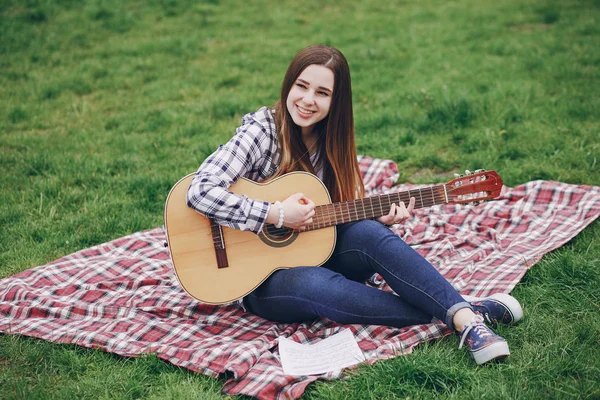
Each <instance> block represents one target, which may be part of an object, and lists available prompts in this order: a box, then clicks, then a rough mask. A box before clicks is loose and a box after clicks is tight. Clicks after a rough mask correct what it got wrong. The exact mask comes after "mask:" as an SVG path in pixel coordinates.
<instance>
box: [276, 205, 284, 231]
mask: <svg viewBox="0 0 600 400" xmlns="http://www.w3.org/2000/svg"><path fill="white" fill-rule="evenodd" d="M275 205H276V206H277V208H279V221H277V224H276V225H275V228H281V227H282V226H283V204H281V203H280V202H279V201H276V202H275Z"/></svg>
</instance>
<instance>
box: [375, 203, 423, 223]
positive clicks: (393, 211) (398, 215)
mask: <svg viewBox="0 0 600 400" xmlns="http://www.w3.org/2000/svg"><path fill="white" fill-rule="evenodd" d="M414 208H415V198H414V197H411V198H410V202H409V203H408V207H406V206H405V204H404V202H403V201H401V202H400V205H399V206H397V205H396V203H392V206H391V207H390V212H389V213H388V214H387V215H383V216H381V217H379V218H377V221H379V222H381V223H382V224H384V225H394V224H399V223H400V222H403V221H405V220H407V219H408V217H410V213H412V211H413V209H414Z"/></svg>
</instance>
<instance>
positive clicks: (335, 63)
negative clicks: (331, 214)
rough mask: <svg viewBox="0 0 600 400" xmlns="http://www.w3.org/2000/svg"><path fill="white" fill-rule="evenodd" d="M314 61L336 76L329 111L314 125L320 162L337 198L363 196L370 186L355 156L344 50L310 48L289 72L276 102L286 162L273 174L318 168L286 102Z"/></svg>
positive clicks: (299, 54) (292, 64)
mask: <svg viewBox="0 0 600 400" xmlns="http://www.w3.org/2000/svg"><path fill="white" fill-rule="evenodd" d="M313 64H314V65H321V66H324V67H327V68H329V69H330V70H331V71H333V75H334V85H333V94H332V98H331V107H330V109H329V114H328V115H327V117H325V118H324V119H323V120H322V121H320V122H318V123H317V124H316V125H315V127H314V129H315V130H316V133H317V137H318V139H317V140H318V146H319V149H320V150H319V159H318V160H317V164H320V166H321V167H322V168H323V182H324V183H325V186H326V187H327V189H328V190H329V193H330V194H331V195H332V197H333V201H334V202H339V201H348V200H353V199H355V198H357V197H363V196H364V191H365V189H364V184H363V181H362V177H361V175H360V170H359V167H358V161H357V159H356V143H355V140H354V115H353V113H352V88H351V84H350V68H349V67H348V62H347V61H346V58H345V57H344V55H343V54H342V53H341V52H340V51H339V50H337V49H335V48H333V47H329V46H325V45H314V46H309V47H306V48H305V49H303V50H301V51H300V52H299V53H298V54H296V56H295V57H294V59H293V60H292V62H291V63H290V66H289V67H288V69H287V71H286V73H285V78H284V79H283V83H282V85H281V97H280V98H279V101H278V102H277V103H276V104H275V124H276V126H277V134H278V138H279V143H280V146H281V162H280V165H279V169H278V171H277V172H276V174H275V176H274V177H277V176H280V175H283V174H285V173H287V172H291V171H308V172H312V173H314V172H315V171H314V169H313V166H312V164H311V162H310V154H309V152H308V149H307V148H306V146H305V144H304V141H303V140H302V131H301V128H300V127H299V126H298V125H296V124H295V123H294V121H293V120H292V117H291V115H290V113H289V112H288V109H287V106H286V100H287V97H288V94H289V93H290V90H291V88H292V85H294V83H295V82H296V79H298V76H300V74H301V73H302V71H304V69H305V68H306V67H308V66H309V65H313Z"/></svg>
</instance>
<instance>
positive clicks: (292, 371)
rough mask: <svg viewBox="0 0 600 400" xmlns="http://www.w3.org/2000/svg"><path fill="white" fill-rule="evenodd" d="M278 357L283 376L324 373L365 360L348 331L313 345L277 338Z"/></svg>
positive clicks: (345, 330) (350, 332)
mask: <svg viewBox="0 0 600 400" xmlns="http://www.w3.org/2000/svg"><path fill="white" fill-rule="evenodd" d="M279 355H280V356H281V365H282V366H283V373H284V374H286V375H316V374H324V373H326V372H330V371H338V370H341V369H342V368H346V367H349V366H351V365H355V364H359V363H361V362H363V361H365V356H364V354H363V353H362V351H361V350H360V348H359V347H358V343H357V342H356V339H354V335H352V331H351V330H350V329H344V330H343V331H341V332H338V333H336V334H335V335H333V336H330V337H328V338H327V339H323V340H321V341H320V342H318V343H315V344H301V343H296V342H294V341H293V340H290V339H287V338H284V337H279Z"/></svg>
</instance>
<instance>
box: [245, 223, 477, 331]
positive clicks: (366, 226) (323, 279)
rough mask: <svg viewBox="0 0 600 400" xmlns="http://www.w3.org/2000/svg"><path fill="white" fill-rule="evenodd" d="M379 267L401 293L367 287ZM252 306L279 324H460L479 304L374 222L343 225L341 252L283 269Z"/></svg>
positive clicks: (247, 303)
mask: <svg viewBox="0 0 600 400" xmlns="http://www.w3.org/2000/svg"><path fill="white" fill-rule="evenodd" d="M375 272H377V273H379V274H380V275H381V276H382V277H383V279H385V281H386V282H387V283H388V285H390V287H391V288H392V289H393V290H394V292H396V293H397V296H396V295H394V294H392V293H389V292H383V291H381V290H379V289H376V288H373V287H370V286H367V285H365V283H364V282H365V281H366V280H367V279H369V278H370V277H371V276H372V275H373V274H374V273H375ZM244 305H245V306H246V308H247V309H248V310H249V311H250V312H252V313H254V314H256V315H258V316H260V317H263V318H265V319H268V320H270V321H276V322H288V323H289V322H304V321H310V320H313V319H316V318H318V317H326V318H328V319H330V320H332V321H335V322H338V323H340V324H372V325H387V326H394V327H398V328H401V327H405V326H409V325H416V324H423V323H429V322H431V321H432V319H433V317H435V318H437V319H440V320H441V321H443V322H444V323H445V324H446V325H447V326H448V327H450V328H453V323H452V318H453V316H454V314H455V313H456V311H457V310H459V309H461V308H471V305H470V304H469V303H467V302H466V301H465V300H464V299H463V298H462V297H461V296H460V294H458V292H457V291H456V289H454V287H453V286H452V285H450V283H449V282H448V281H446V279H445V278H444V277H443V276H442V275H440V273H439V272H438V271H437V270H436V269H435V268H434V267H433V266H432V265H431V264H430V263H429V262H428V261H427V260H425V259H424V258H423V257H422V256H421V255H420V254H419V253H417V252H416V251H415V250H413V249H412V248H411V247H410V246H408V245H407V244H406V243H404V241H403V240H402V239H400V238H399V237H398V236H397V235H396V234H394V233H393V232H392V231H390V230H389V229H388V228H387V227H385V226H384V225H382V224H381V223H379V222H377V221H373V220H365V221H361V222H355V223H349V224H344V225H339V226H338V227H337V243H336V247H335V250H334V252H333V255H332V256H331V258H330V259H329V260H328V261H327V262H326V263H325V264H324V265H322V266H321V267H296V268H291V269H286V270H279V271H277V272H275V273H273V274H272V275H271V276H270V277H269V278H268V279H267V280H266V281H265V282H263V283H262V284H261V285H260V286H259V287H258V288H257V289H256V290H255V291H253V292H252V293H251V294H249V295H248V296H246V297H245V298H244Z"/></svg>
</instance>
